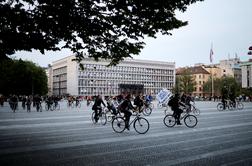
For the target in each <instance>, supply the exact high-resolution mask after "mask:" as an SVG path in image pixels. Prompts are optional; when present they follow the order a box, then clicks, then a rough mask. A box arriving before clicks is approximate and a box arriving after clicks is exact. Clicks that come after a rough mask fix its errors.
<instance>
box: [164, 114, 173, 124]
mask: <svg viewBox="0 0 252 166" xmlns="http://www.w3.org/2000/svg"><path fill="white" fill-rule="evenodd" d="M163 122H164V124H165V125H166V126H167V127H173V126H175V124H176V119H175V118H174V116H173V115H171V114H168V115H166V116H165V117H164V119H163Z"/></svg>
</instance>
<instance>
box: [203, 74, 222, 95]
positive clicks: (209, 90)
mask: <svg viewBox="0 0 252 166" xmlns="http://www.w3.org/2000/svg"><path fill="white" fill-rule="evenodd" d="M221 81H222V80H221V79H220V78H214V80H213V84H214V95H217V96H220V95H221V87H220V86H221ZM203 92H204V93H206V94H210V95H209V96H211V95H212V78H211V77H210V78H209V79H208V81H207V82H206V83H204V85H203Z"/></svg>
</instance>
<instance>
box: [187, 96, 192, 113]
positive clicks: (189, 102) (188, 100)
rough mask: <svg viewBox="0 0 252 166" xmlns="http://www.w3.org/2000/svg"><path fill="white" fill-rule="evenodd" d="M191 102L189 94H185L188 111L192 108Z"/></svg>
mask: <svg viewBox="0 0 252 166" xmlns="http://www.w3.org/2000/svg"><path fill="white" fill-rule="evenodd" d="M191 102H193V100H192V97H191V95H186V98H185V105H186V106H188V109H189V111H191V110H192V108H191V107H192V105H191Z"/></svg>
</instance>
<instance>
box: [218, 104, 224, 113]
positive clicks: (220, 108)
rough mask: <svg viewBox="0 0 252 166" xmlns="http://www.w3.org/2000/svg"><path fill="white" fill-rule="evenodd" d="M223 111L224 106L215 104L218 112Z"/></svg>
mask: <svg viewBox="0 0 252 166" xmlns="http://www.w3.org/2000/svg"><path fill="white" fill-rule="evenodd" d="M223 109H224V106H223V104H222V103H219V104H217V110H218V111H223Z"/></svg>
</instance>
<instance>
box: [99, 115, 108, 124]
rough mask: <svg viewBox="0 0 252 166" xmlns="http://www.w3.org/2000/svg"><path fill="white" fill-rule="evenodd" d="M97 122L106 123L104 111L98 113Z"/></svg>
mask: <svg viewBox="0 0 252 166" xmlns="http://www.w3.org/2000/svg"><path fill="white" fill-rule="evenodd" d="M98 121H99V123H101V124H102V125H105V124H106V123H107V116H106V113H105V112H102V113H101V114H100V115H99V120H98Z"/></svg>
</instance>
